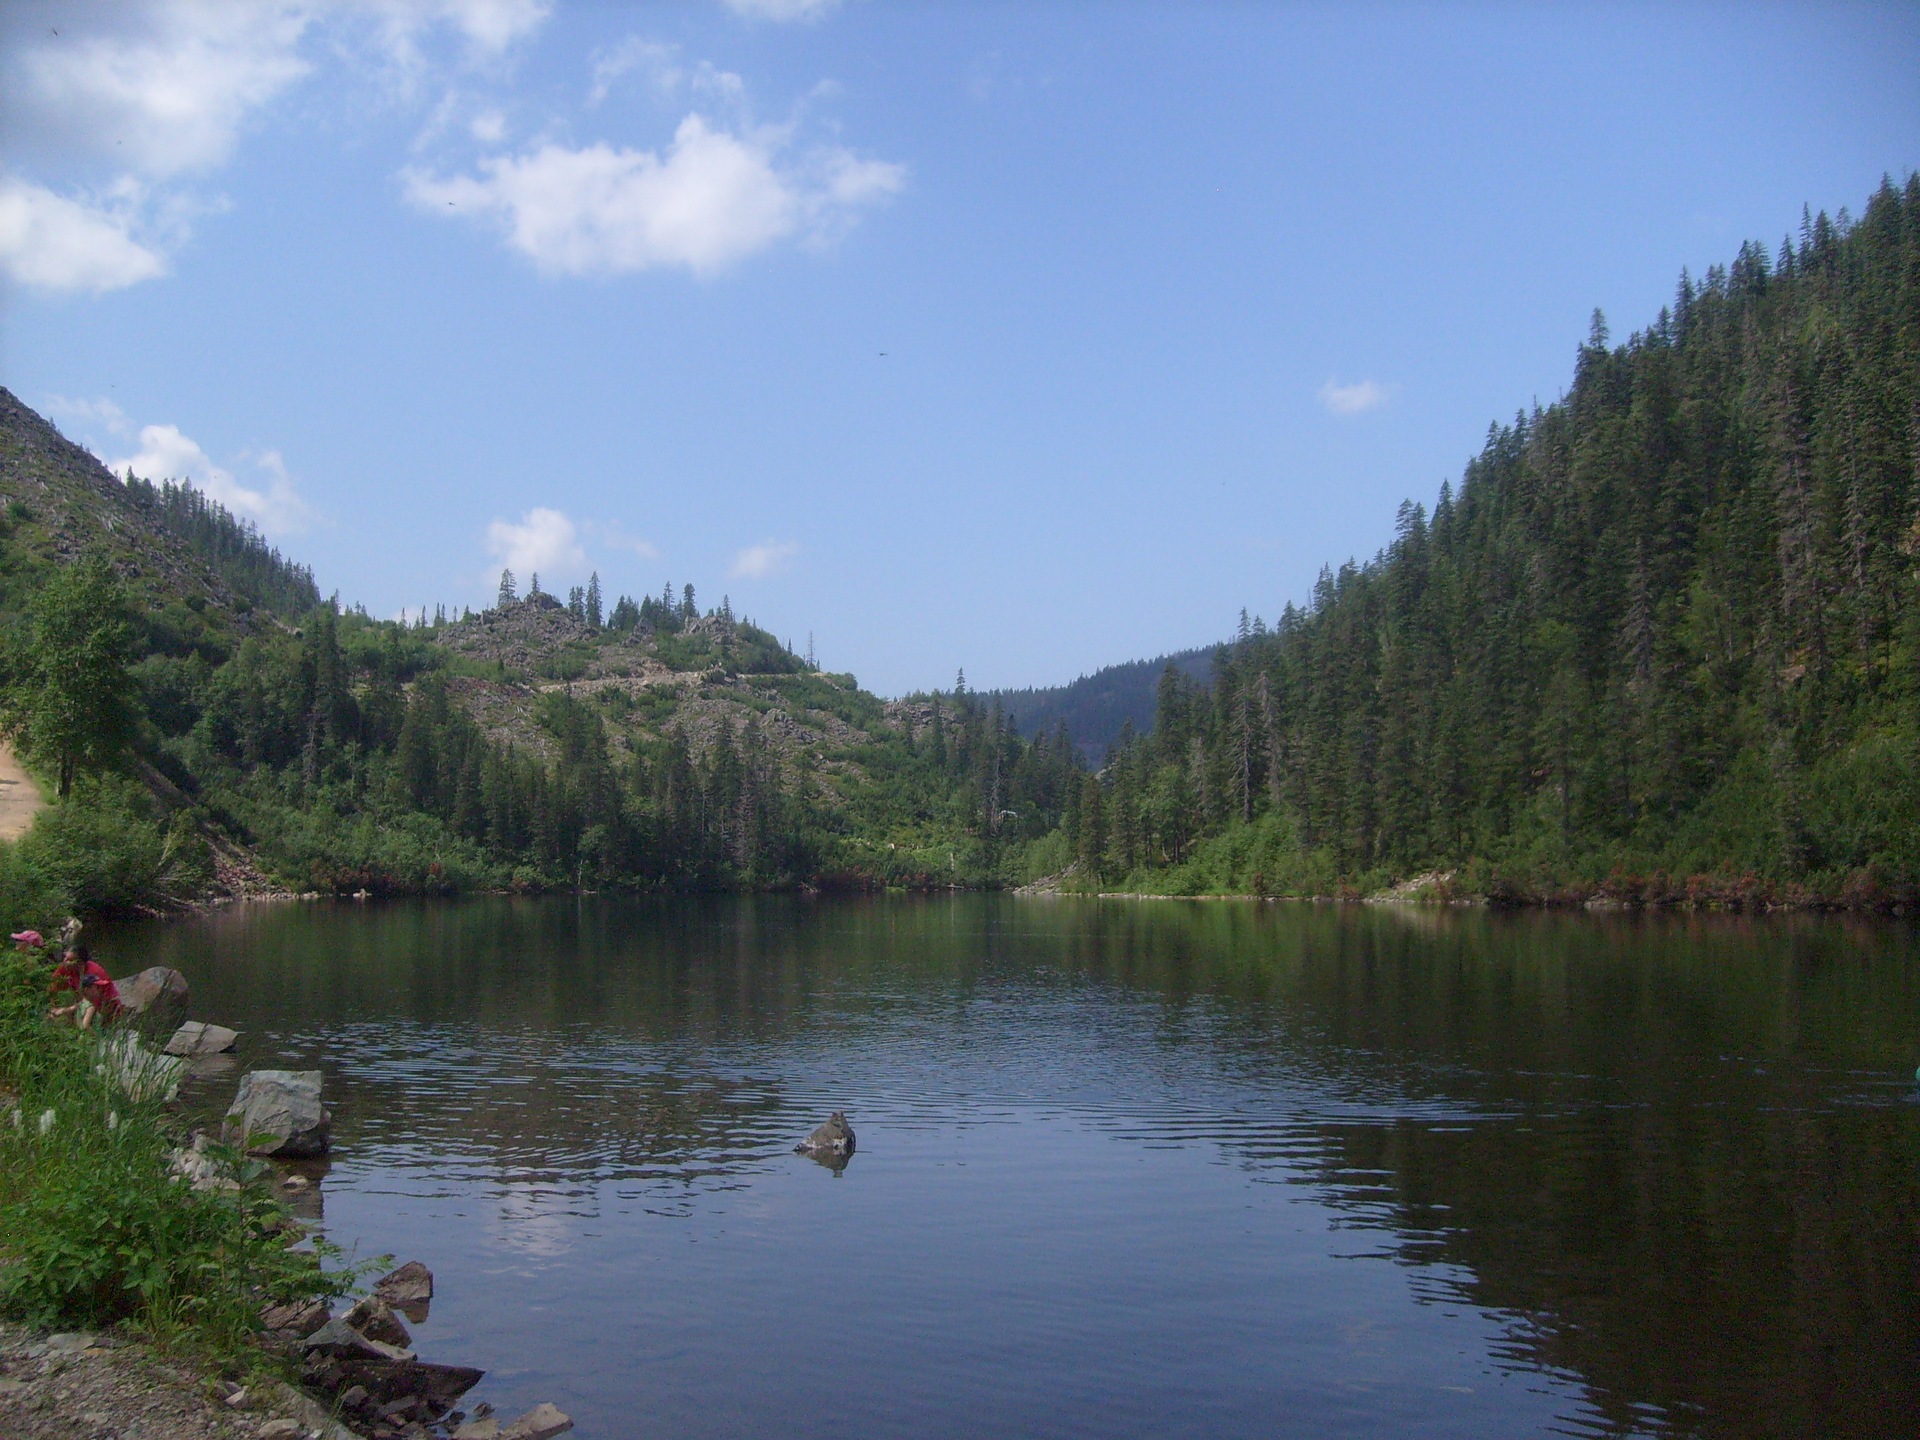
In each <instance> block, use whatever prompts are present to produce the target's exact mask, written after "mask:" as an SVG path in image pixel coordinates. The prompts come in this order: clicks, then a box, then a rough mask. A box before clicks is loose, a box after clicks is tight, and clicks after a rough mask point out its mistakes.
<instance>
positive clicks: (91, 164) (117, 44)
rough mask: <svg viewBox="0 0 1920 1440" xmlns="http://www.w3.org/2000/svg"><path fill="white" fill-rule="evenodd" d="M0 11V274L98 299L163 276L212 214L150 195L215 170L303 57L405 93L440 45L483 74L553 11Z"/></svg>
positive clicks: (224, 0) (301, 67) (345, 6)
mask: <svg viewBox="0 0 1920 1440" xmlns="http://www.w3.org/2000/svg"><path fill="white" fill-rule="evenodd" d="M6 3H7V5H8V7H9V11H10V14H9V21H10V24H9V26H8V29H9V31H10V32H11V35H10V37H9V38H14V37H17V39H16V41H15V43H12V44H9V45H7V46H6V47H4V48H3V49H0V97H4V110H5V114H4V126H0V135H3V136H4V148H5V154H6V169H7V175H6V176H5V177H0V269H3V270H4V273H6V274H7V275H9V276H10V277H11V278H13V279H14V280H15V281H17V282H19V283H22V284H27V285H32V286H36V287H39V288H43V289H50V290H94V291H103V290H111V289H116V288H119V287H121V286H125V285H131V284H134V283H136V282H138V281H141V280H147V279H152V278H154V277H156V276H159V275H162V274H164V273H165V272H166V269H167V264H166V257H167V255H168V253H169V252H170V251H171V250H172V249H173V248H175V247H177V246H178V245H179V244H181V243H182V242H184V240H185V239H186V238H187V233H188V231H187V227H186V224H185V219H186V217H187V216H189V215H190V214H192V213H194V212H195V211H199V210H204V209H206V208H208V207H207V206H205V205H204V204H200V203H197V202H195V201H194V200H192V199H191V198H190V197H188V196H186V195H185V194H183V193H180V192H178V191H174V192H171V193H169V192H167V191H153V192H151V193H149V189H148V187H149V186H151V185H154V184H161V185H177V184H178V183H179V182H180V181H181V180H182V179H183V177H186V176H190V175H196V174H205V173H207V172H210V171H213V170H216V169H217V168H219V167H220V166H222V165H224V164H225V163H226V162H227V161H228V160H229V159H230V158H231V156H232V154H233V151H234V148H235V147H236V145H237V144H238V143H239V141H240V138H241V136H242V134H243V133H244V131H245V129H246V126H247V123H248V121H249V120H250V119H251V118H252V117H253V116H255V115H256V114H257V113H258V112H259V111H260V110H261V109H263V108H264V107H265V106H267V105H268V104H269V103H270V102H272V101H273V100H275V99H276V98H278V97H279V96H281V95H282V94H283V93H284V92H286V91H287V90H288V89H290V88H291V87H293V86H294V85H296V84H297V83H298V82H300V81H301V80H302V79H304V78H305V77H307V76H308V75H309V74H311V73H312V71H313V69H314V65H313V62H312V61H311V60H310V59H309V58H308V57H307V55H305V54H303V53H302V52H303V48H305V47H308V46H309V42H310V41H311V39H312V37H313V36H314V34H315V33H316V32H318V31H323V30H324V31H325V33H326V39H327V41H328V42H329V44H330V46H331V49H332V52H333V54H334V56H335V58H336V59H338V60H341V61H343V62H345V63H346V64H347V65H349V66H357V68H358V69H359V70H363V71H364V70H369V69H370V70H372V71H373V72H375V73H377V74H379V75H380V76H381V77H382V78H383V79H384V80H385V81H386V82H387V83H388V85H389V88H390V89H392V90H394V91H395V92H396V93H404V92H407V91H408V90H409V88H410V87H411V86H413V85H414V84H415V83H416V82H417V81H418V80H419V78H420V77H421V76H422V75H424V74H426V73H427V71H428V70H429V68H430V67H429V63H428V61H427V60H426V58H425V52H424V51H423V42H424V41H425V40H426V39H427V38H428V37H429V36H430V35H431V34H433V33H434V32H441V33H451V34H452V35H453V36H454V37H456V38H457V39H458V40H460V41H464V48H465V52H466V57H465V58H466V63H469V64H482V65H484V64H488V63H491V62H492V61H494V60H496V59H497V58H498V57H499V56H500V55H501V54H503V53H504V52H505V51H506V50H507V49H508V48H509V47H510V46H511V45H513V44H514V43H515V42H516V41H518V40H519V39H521V38H522V37H524V36H525V35H527V34H530V33H531V32H532V31H533V30H534V29H535V28H537V27H538V26H539V25H540V24H541V22H542V21H544V20H545V18H546V15H547V11H548V4H547V0H62V3H57V4H56V3H48V0H39V3H35V0H6ZM369 57H371V58H372V59H373V60H374V61H375V63H374V64H373V65H372V66H368V65H367V64H365V63H364V62H365V61H366V60H367V59H368V58H369ZM494 143H497V137H496V141H495V142H494ZM48 182H52V183H48ZM88 185H91V186H92V187H93V188H91V189H88V188H86V187H87V186H88Z"/></svg>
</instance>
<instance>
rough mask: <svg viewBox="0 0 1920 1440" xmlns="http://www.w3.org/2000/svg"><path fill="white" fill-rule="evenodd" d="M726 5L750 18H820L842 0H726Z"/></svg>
mask: <svg viewBox="0 0 1920 1440" xmlns="http://www.w3.org/2000/svg"><path fill="white" fill-rule="evenodd" d="M725 4H726V7H727V8H728V9H729V10H731V11H733V13H734V14H736V15H744V16H746V17H747V18H748V19H749V20H773V21H778V22H780V23H783V24H784V23H786V22H789V21H793V20H818V19H820V18H821V17H822V16H824V15H829V14H831V13H832V12H833V11H835V10H837V9H839V8H840V0H725Z"/></svg>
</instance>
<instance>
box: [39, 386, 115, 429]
mask: <svg viewBox="0 0 1920 1440" xmlns="http://www.w3.org/2000/svg"><path fill="white" fill-rule="evenodd" d="M41 408H42V409H43V410H44V411H45V412H46V413H47V414H48V415H51V416H52V417H53V418H54V419H55V420H63V421H66V422H68V423H70V424H75V425H77V426H79V427H80V429H81V431H82V433H85V432H86V431H89V430H104V431H106V432H107V434H109V435H131V434H132V433H133V421H132V420H131V419H130V418H129V417H128V415H127V412H126V411H124V410H122V409H121V408H120V407H119V405H117V404H116V403H115V402H113V401H112V400H109V399H107V398H106V397H105V396H104V395H103V396H101V397H99V398H98V399H94V400H88V399H86V398H84V397H83V398H80V399H74V398H72V397H71V396H67V395H49V396H47V398H46V400H45V402H44V403H43V404H42V406H41Z"/></svg>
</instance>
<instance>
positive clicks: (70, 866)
mask: <svg viewBox="0 0 1920 1440" xmlns="http://www.w3.org/2000/svg"><path fill="white" fill-rule="evenodd" d="M6 865H11V866H12V867H15V868H16V870H17V872H18V874H19V875H20V877H21V878H20V883H21V885H22V886H23V890H22V894H23V897H31V896H32V895H33V894H34V889H33V887H34V886H36V885H37V886H39V887H40V890H39V894H40V896H41V897H42V898H41V900H40V902H39V903H40V904H44V903H45V901H46V900H50V899H53V898H54V897H58V898H59V899H60V900H61V901H62V902H63V903H64V905H65V906H66V907H67V908H68V909H70V910H72V911H73V912H75V913H78V914H100V913H109V914H110V913H114V912H132V911H140V910H164V909H173V908H177V907H178V906H179V905H181V904H182V903H184V902H186V901H188V900H190V899H192V898H193V897H194V896H195V895H197V894H199V893H200V891H201V890H203V889H204V888H205V886H206V884H207V882H208V880H209V879H210V878H211V862H210V859H209V856H208V854H207V847H206V842H205V841H204V840H202V839H201V838H200V836H199V834H198V833H197V831H196V830H195V828H194V826H193V824H192V822H191V819H190V817H188V816H187V815H186V814H184V813H182V814H177V815H175V816H173V817H172V818H171V819H169V820H165V821H162V820H157V819H155V818H154V815H153V805H152V802H151V800H150V799H149V798H148V796H147V794H146V792H145V791H144V790H143V789H142V788H141V787H140V786H139V785H138V784H137V783H136V782H134V781H132V780H128V779H126V778H125V777H122V776H115V775H101V776H85V777H82V779H81V780H80V781H79V783H78V784H77V785H76V786H75V787H74V790H73V793H72V794H71V795H69V796H68V797H67V798H66V799H65V800H63V801H61V802H59V803H57V804H54V805H52V806H50V807H49V808H48V809H46V810H44V811H42V812H41V813H40V815H39V816H38V817H37V818H36V819H35V821H34V824H33V828H32V829H30V830H29V831H28V832H27V833H26V835H24V836H23V837H22V838H21V839H20V840H19V841H18V842H17V843H16V844H15V845H14V846H13V847H12V855H11V857H10V858H9V860H8V861H7V862H5V865H0V875H4V874H5V866H6ZM22 904H23V905H24V906H25V907H26V913H29V914H45V913H46V911H45V910H44V909H40V908H37V906H36V905H35V902H34V901H33V900H32V899H31V898H23V901H22Z"/></svg>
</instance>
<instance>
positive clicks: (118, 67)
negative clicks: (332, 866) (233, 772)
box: [0, 0, 1920, 693]
mask: <svg viewBox="0 0 1920 1440" xmlns="http://www.w3.org/2000/svg"><path fill="white" fill-rule="evenodd" d="M0 97H3V98H0V105H3V106H4V114H0V143H3V144H4V154H3V155H0V163H3V164H4V173H3V174H0V307H4V308H0V326H3V327H4V328H3V329H0V383H4V384H5V385H6V386H7V387H8V388H10V389H12V390H13V391H14V392H15V393H16V394H18V395H19V396H20V397H21V398H22V399H23V400H25V401H26V402H27V403H28V404H30V405H32V406H34V407H35V408H36V409H39V410H41V411H42V413H45V414H47V415H49V416H50V418H52V419H54V420H55V421H56V423H58V424H59V425H60V426H61V428H62V429H63V430H64V431H65V432H66V433H67V434H68V435H70V436H72V437H73V438H75V439H76V440H79V441H81V442H82V443H84V444H87V445H88V446H90V447H91V448H92V449H94V450H95V451H96V452H97V453H99V454H100V455H101V456H102V457H103V458H105V459H107V460H109V461H111V462H113V463H115V464H116V467H124V466H125V465H127V464H132V465H133V466H134V467H135V468H136V469H138V470H140V471H141V472H142V473H149V474H152V475H155V476H159V475H168V474H171V475H178V476H182V477H186V478H191V479H193V480H194V481H195V482H196V483H199V484H201V485H202V486H203V487H204V488H206V489H208V490H209V491H210V492H211V493H214V494H215V495H217V496H218V497H220V498H221V499H223V500H224V501H225V502H226V503H227V504H228V505H229V506H230V507H232V508H234V509H235V510H237V511H239V512H240V513H242V514H246V515H249V516H250V517H251V518H253V519H255V520H256V521H257V522H258V523H259V524H260V525H261V526H262V528H263V529H264V530H266V532H267V533H268V534H269V535H270V536H271V537H272V538H273V539H274V541H275V542H276V543H278V544H279V545H280V546H281V547H282V548H283V549H285V550H286V551H287V552H288V553H289V554H291V555H293V556H295V557H296V558H299V559H301V560H303V561H305V562H307V563H309V564H311V565H312V566H313V568H314V570H315V572H316V575H317V578H318V579H319V580H320V583H321V585H322V587H323V589H327V590H332V589H337V590H338V591H339V592H340V594H341V596H342V598H343V599H344V600H346V601H348V602H349V603H353V602H360V603H364V604H365V605H366V606H367V607H368V608H369V609H371V610H373V611H374V612H375V613H379V614H394V613H397V612H398V611H400V610H401V609H402V608H403V607H407V608H417V607H418V606H420V605H422V604H423V603H424V604H428V605H432V604H435V603H448V604H452V605H459V604H463V603H464V604H470V605H473V606H475V607H476V608H478V607H479V606H481V605H482V604H484V603H486V602H487V600H488V599H489V597H490V596H491V595H492V594H493V592H494V589H495V585H496V582H497V576H498V574H499V571H500V568H501V565H502V564H503V563H507V564H511V565H512V566H513V568H514V569H515V570H516V572H517V573H518V575H519V577H520V580H521V582H522V584H523V585H524V583H525V582H526V580H527V578H528V573H529V572H530V571H533V570H538V572H539V574H540V579H541V582H542V585H543V588H546V589H548V590H560V591H562V592H564V589H565V587H566V586H568V585H571V584H576V583H581V582H583V581H584V580H585V579H586V577H587V574H588V572H589V571H590V570H596V569H597V570H598V572H599V574H600V576H601V579H602V583H603V585H604V586H605V587H606V589H607V591H608V592H609V594H617V593H620V592H622V591H626V592H631V593H635V594H639V593H643V592H648V591H655V592H657V591H658V589H659V588H660V586H661V584H662V583H663V582H664V581H669V580H670V581H671V582H672V583H673V584H674V585H675V586H676V587H677V586H679V585H681V584H684V583H687V582H691V583H692V584H693V585H694V586H695V587H696V589H697V591H698V594H699V596H700V598H701V600H702V602H703V603H705V604H713V603H717V602H718V601H719V599H720V597H721V596H722V595H723V594H725V595H727V596H729V597H730V598H731V600H732V603H733V605H734V608H735V610H736V611H738V612H742V613H745V614H747V615H750V616H752V617H753V618H755V619H756V620H758V621H759V622H761V623H762V624H764V625H766V626H767V627H768V628H769V629H771V630H773V631H774V632H775V633H776V634H778V635H781V636H782V637H785V638H790V639H791V640H792V641H793V643H794V645H795V647H796V648H800V649H804V648H805V645H806V641H807V637H808V635H809V634H810V633H811V634H812V635H813V636H814V637H815V643H816V646H817V649H818V654H819V658H820V662H821V663H822V664H823V665H825V666H827V667H829V668H833V669H842V670H851V671H853V672H854V673H855V674H857V675H858V677H859V678H860V680H861V682H862V683H863V684H867V685H869V686H871V687H873V688H875V689H878V690H880V691H882V692H884V693H899V692H902V691H905V690H909V689H913V688H920V687H928V686H936V685H937V686H945V685H948V684H950V683H951V681H952V677H953V674H954V672H955V671H956V669H958V668H960V667H965V669H966V672H967V675H968V678H969V681H970V682H972V683H973V684H975V685H978V686H990V685H1026V684H1046V683H1054V682H1059V681H1065V680H1069V679H1072V678H1073V677H1074V676H1075V675H1077V674H1079V673H1081V672H1083V671H1085V670H1090V669H1093V668H1096V667H1098V666H1100V665H1102V664H1107V663H1111V662H1114V661H1120V660H1125V659H1131V658H1137V657H1140V656H1144V655H1151V654H1155V653H1158V652H1161V651H1164V650H1169V649H1175V648H1180V647H1184V646H1188V645H1194V644H1202V643H1207V642H1210V641H1212V640H1214V639H1217V638H1220V637H1222V636H1224V635H1226V634H1227V633H1228V632H1229V631H1230V630H1231V629H1232V627H1233V624H1234V622H1235V619H1236V617H1237V614H1238V612H1239V610H1240V607H1242V606H1243V605H1244V606H1246V607H1248V608H1249V609H1251V610H1254V611H1257V612H1260V613H1262V614H1265V615H1267V616H1269V617H1271V616H1272V615H1273V614H1275V613H1276V612H1277V611H1278V610H1279V609H1280V607H1281V606H1282V605H1283V604H1284V603H1285V602H1286V601H1287V600H1289V599H1293V600H1299V599H1302V598H1304V597H1305V596H1306V594H1307V592H1308V590H1309V588H1310V586H1311V584H1312V581H1313V578H1314V576H1315V574H1316V573H1317V571H1318V570H1319V568H1320V566H1321V565H1322V563H1325V562H1333V563H1336V564H1337V563H1338V562H1339V561H1341V560H1343V559H1345V558H1347V557H1349V556H1358V557H1361V558H1364V557H1365V556H1367V555H1369V554H1371V553H1372V552H1373V551H1374V550H1375V549H1377V548H1378V547H1379V546H1380V544H1381V543H1382V542H1383V541H1384V540H1385V539H1387V538H1388V536H1389V535H1390V533H1391V529H1392V523H1393V512H1394V509H1395V507H1396V506H1397V505H1398V504H1399V502H1400V501H1401V500H1402V499H1404V498H1408V497H1412V498H1415V499H1419V500H1421V501H1423V502H1428V503H1430V502H1431V499H1432V497H1433V495H1434V493H1435V492H1436V491H1437V489H1438V487H1439V485H1440V482H1441V481H1442V480H1443V479H1448V478H1455V477H1457V476H1458V474H1459V471H1460V468H1461V465H1462V463H1463V462H1464V461H1465V460H1466V458H1467V457H1468V456H1469V455H1470V454H1472V453H1473V452H1474V451H1475V450H1476V449H1477V448H1478V446H1479V444H1480V442H1481V440H1482V438H1483V437H1484V435H1485V432H1486V428H1487V425H1488V423H1489V422H1490V421H1492V420H1495V419H1507V418H1511V416H1512V415H1513V414H1514V412H1515V411H1516V410H1517V409H1520V408H1523V407H1526V406H1529V405H1530V404H1531V403H1532V402H1533V401H1534V400H1535V399H1536V398H1538V399H1539V400H1540V401H1541V402H1543V403H1544V402H1548V401H1551V400H1552V399H1553V398H1554V397H1555V396H1556V395H1557V394H1558V393H1559V392H1560V390H1561V388H1562V387H1563V386H1564V385H1565V384H1566V383H1567V380H1568V378H1569V376H1570V374H1571V368H1572V359H1573V354H1574V351H1575V348H1576V346H1577V345H1578V343H1579V342H1580V341H1581V340H1582V339H1583V338H1584V337H1585V335H1586V332H1587V322H1588V317H1589V315H1590V313H1591V311H1592V310H1593V308H1594V307H1595V306H1599V307H1602V308H1603V309H1604V310H1605V311H1606V313H1607V315H1608V318H1609V320H1610V321H1611V322H1612V325H1613V329H1614V333H1615V335H1616V337H1621V338H1623V337H1624V336H1625V335H1626V334H1627V333H1628V332H1629V331H1630V330H1632V329H1635V328H1638V327H1640V326H1643V325H1645V324H1647V323H1648V322H1649V321H1651V320H1652V319H1653V318H1654V316H1655V315H1656V314H1657V312H1658V310H1659V308H1660V306H1661V305H1662V304H1663V303H1665V302H1666V301H1667V300H1669V299H1670V298H1671V296H1672V293H1673V289H1674V285H1675V282H1676V280H1677V278H1678V276H1679V272H1680V269H1681V267H1682V266H1683V265H1684V266H1689V267H1691V268H1692V269H1693V270H1694V272H1695V273H1696V274H1697V273H1699V272H1700V271H1702V270H1704V269H1705V268H1706V267H1707V266H1708V265H1710V264H1713V263H1716V262H1724V261H1727V260H1729V259H1731V257H1732V255H1733V253H1734V251H1735V250H1736V249H1737V247H1738V246H1739V244H1740V242H1741V241H1742V240H1744V239H1747V238H1760V239H1763V240H1765V241H1766V242H1767V243H1768V245H1769V246H1770V247H1771V246H1773V245H1775V244H1777V243H1778V241H1779V239H1780V237H1781V235H1782V234H1783V233H1786V232H1788V231H1790V230H1795V231H1797V228H1798V224H1799V219H1800V211H1801V206H1802V204H1803V203H1811V204H1812V205H1813V206H1814V207H1815V208H1816V209H1818V208H1823V207H1824V208H1826V209H1829V210H1838V209H1839V208H1840V207H1841V206H1849V207H1852V208H1854V209H1856V210H1857V209H1858V208H1859V207H1860V206H1861V205H1862V203H1863V202H1864V200H1865V198H1866V196H1867V195H1868V194H1869V193H1870V192H1871V191H1872V189H1873V188H1874V187H1875V185H1877V184H1878V182H1879V179H1880V177H1881V175H1882V173H1883V172H1886V173H1891V174H1892V175H1893V176H1894V177H1895V179H1896V180H1898V179H1900V178H1901V177H1902V176H1903V175H1904V174H1905V173H1906V171H1907V170H1908V169H1909V168H1911V167H1912V166H1914V165H1915V164H1916V163H1920V10H1917V9H1916V8H1915V7H1912V6H1907V5H1886V6H1857V7H1847V6H1838V5H1821V6H1767V5H1728V6H1713V5H1692V6H1652V5H1645V6H1640V5H1621V4H1609V5H1603V6H1602V5H1596V6H1581V5H1555V6H1520V5H1483V6H1454V7H1413V6H1384V5H1383V6H1372V7H1369V6H1364V5H1353V6H1331V5H1325V6H1282V5H1251V4H1248V5H1171V4H1169V5H1130V4H1124V3H1101V4H1091V3H1087V4H1065V3H1052V4H1047V3H1035V4H998V5H965V4H958V3H955V4H939V5H935V4H913V5H909V4H898V5H889V4H882V3H878V0H870V3H861V0H844V3H837V4H836V3H832V0H731V3H722V0H705V3H692V0H689V3H686V4H680V5H665V4H663V5H637V4H636V5H624V4H612V3H600V4H569V3H565V0H553V3H545V0H248V3H244V4H239V5H229V4H188V3H168V4H159V3H154V4H140V3H131V0H129V3H114V4H108V5H88V4H75V3H62V0H53V3H33V0H9V3H8V4H7V5H6V6H5V7H3V8H0Z"/></svg>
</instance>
